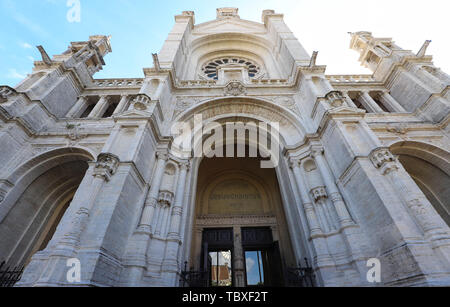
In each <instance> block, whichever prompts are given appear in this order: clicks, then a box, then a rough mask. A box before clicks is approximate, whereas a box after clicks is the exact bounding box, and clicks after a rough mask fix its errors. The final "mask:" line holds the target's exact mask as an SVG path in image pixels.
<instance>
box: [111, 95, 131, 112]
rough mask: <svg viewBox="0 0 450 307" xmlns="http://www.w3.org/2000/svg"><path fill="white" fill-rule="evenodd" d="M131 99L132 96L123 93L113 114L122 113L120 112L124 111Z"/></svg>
mask: <svg viewBox="0 0 450 307" xmlns="http://www.w3.org/2000/svg"><path fill="white" fill-rule="evenodd" d="M129 100H130V96H128V95H122V96H121V97H120V102H119V104H118V105H117V108H116V110H115V111H114V113H113V115H117V114H120V113H122V112H124V111H125V108H126V107H127V103H128V101H129Z"/></svg>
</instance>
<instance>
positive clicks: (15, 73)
mask: <svg viewBox="0 0 450 307" xmlns="http://www.w3.org/2000/svg"><path fill="white" fill-rule="evenodd" d="M6 77H8V78H10V79H25V78H26V77H27V76H26V75H25V74H21V73H19V72H18V71H17V70H16V69H14V68H11V69H9V71H8V75H7V76H6Z"/></svg>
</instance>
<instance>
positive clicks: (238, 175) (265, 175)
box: [177, 97, 311, 286]
mask: <svg viewBox="0 0 450 307" xmlns="http://www.w3.org/2000/svg"><path fill="white" fill-rule="evenodd" d="M199 114H200V115H202V117H201V118H202V121H203V122H202V123H203V125H204V126H207V125H209V124H211V123H212V122H214V123H217V124H218V125H217V126H219V127H220V126H222V127H225V126H226V125H227V123H243V124H244V125H246V124H248V123H250V122H254V123H256V124H258V123H261V122H263V123H266V124H268V125H269V126H270V125H271V123H274V122H275V123H277V124H278V126H279V129H278V131H277V132H278V135H279V138H278V141H277V143H276V145H275V146H272V145H273V144H270V146H269V147H270V148H268V147H264V146H265V145H267V144H263V145H262V146H260V145H261V144H260V143H261V142H260V140H261V139H259V138H258V140H251V139H250V132H249V131H247V132H248V134H247V135H246V136H245V137H244V138H245V139H244V140H243V141H244V142H245V144H246V152H247V154H246V155H245V158H239V157H240V156H239V157H237V156H235V157H228V158H221V157H209V158H207V157H201V158H200V157H195V158H194V160H193V163H192V172H191V179H190V188H191V194H190V195H191V198H190V200H189V205H188V206H187V207H188V208H187V210H186V215H187V218H186V225H185V233H186V238H185V239H186V240H185V247H184V248H185V251H184V259H185V260H186V261H187V262H188V265H189V269H191V270H196V271H208V272H209V273H211V274H210V275H209V277H208V278H209V282H210V285H211V284H214V283H213V279H214V278H217V280H215V284H216V285H218V284H225V285H229V283H232V285H233V286H246V285H249V286H251V285H257V284H261V283H262V284H264V285H269V286H278V285H284V284H285V278H284V276H283V271H284V270H285V269H287V268H293V267H297V266H298V265H299V263H300V262H301V260H303V259H304V258H311V255H310V253H309V247H308V242H307V240H306V239H305V238H306V235H305V228H304V227H306V226H305V221H304V219H302V217H301V214H302V213H301V212H300V211H301V210H299V208H298V205H297V202H296V197H295V195H294V192H293V189H294V185H293V184H292V182H291V180H290V175H289V172H288V167H289V166H288V163H287V160H286V159H285V158H284V157H283V156H282V153H283V151H284V149H285V148H286V147H287V146H294V145H296V146H298V144H299V143H300V142H301V141H303V140H304V137H305V129H304V128H303V126H302V124H301V123H300V122H299V118H298V117H297V116H296V115H294V114H293V113H291V112H289V111H288V110H285V109H284V108H282V107H280V106H277V105H274V104H273V103H270V102H267V101H264V100H259V99H250V98H243V97H236V98H223V99H219V100H213V101H208V102H205V103H202V104H200V105H197V106H194V107H192V108H191V109H189V110H187V111H186V112H185V113H183V114H181V115H180V116H178V119H177V121H178V122H185V123H186V122H187V123H191V126H193V121H194V116H195V115H199ZM266 132H267V133H266V135H270V137H272V136H273V134H271V133H272V132H273V130H272V129H271V131H270V132H269V131H266ZM270 137H269V138H270ZM194 141H195V140H194ZM202 141H204V139H203V140H202ZM238 141H239V134H238V138H237V139H236V138H235V135H233V136H232V139H230V137H229V136H228V134H226V135H225V134H224V139H223V141H222V142H220V145H224V144H229V143H230V142H238ZM241 141H242V139H241ZM234 144H236V143H234ZM193 145H194V146H193V148H196V146H197V144H195V143H194V142H193ZM216 145H217V144H216ZM251 148H257V149H258V150H259V154H260V156H258V157H254V156H251V157H250V156H249V155H248V152H249V151H250V149H251ZM274 151H277V153H278V154H279V160H278V161H277V162H278V163H276V164H275V165H274V167H273V168H268V169H266V168H262V167H261V161H263V160H264V158H263V157H267V154H268V153H269V152H270V154H273V152H274ZM236 152H237V151H235V153H236ZM211 253H213V254H211ZM218 253H225V254H227V255H229V257H228V258H229V259H228V262H227V266H225V263H224V261H223V259H222V258H223V255H222V256H221V257H222V258H221V257H219V256H218ZM215 257H216V260H215V261H214V259H213V258H215ZM219 258H220V259H222V261H220V259H219ZM255 263H259V266H258V265H256V266H255ZM214 268H215V269H216V270H215V274H214V273H213V272H214ZM252 268H256V269H257V271H258V273H262V274H258V276H259V278H260V279H259V281H258V280H257V281H255V280H254V279H253V278H252V277H251V276H250V275H249V274H250V273H249V272H250V271H251V269H252ZM227 274H228V277H227ZM224 276H225V277H224ZM219 277H220V278H219ZM227 278H228V279H227ZM226 280H228V282H226Z"/></svg>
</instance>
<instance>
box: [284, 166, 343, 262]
mask: <svg viewBox="0 0 450 307" xmlns="http://www.w3.org/2000/svg"><path fill="white" fill-rule="evenodd" d="M290 166H291V169H292V171H293V173H294V176H295V180H296V181H297V187H298V191H299V192H300V197H301V200H302V203H303V210H304V211H305V214H306V218H307V220H308V224H309V230H310V238H311V240H312V243H313V247H314V250H315V253H316V255H315V257H314V263H315V265H317V266H318V267H328V266H334V261H333V258H332V257H331V255H330V253H329V251H328V247H327V243H326V241H325V238H324V237H323V231H322V228H321V226H320V223H319V220H318V218H317V215H316V211H315V209H314V204H313V203H312V201H311V198H310V197H309V194H308V189H307V186H306V180H305V178H304V175H303V173H302V170H301V166H300V161H298V160H291V163H290Z"/></svg>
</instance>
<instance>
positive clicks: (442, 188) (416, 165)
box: [391, 142, 450, 226]
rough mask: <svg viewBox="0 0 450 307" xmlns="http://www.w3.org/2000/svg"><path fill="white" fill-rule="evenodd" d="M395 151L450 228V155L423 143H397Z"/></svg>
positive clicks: (393, 146) (393, 148)
mask: <svg viewBox="0 0 450 307" xmlns="http://www.w3.org/2000/svg"><path fill="white" fill-rule="evenodd" d="M391 151H392V153H394V154H395V155H398V157H399V160H400V162H401V163H402V165H403V167H404V168H405V170H406V171H407V172H408V173H409V175H410V176H411V178H412V179H413V180H414V181H415V182H416V184H417V186H418V187H419V188H420V189H421V190H422V192H423V193H424V194H425V196H426V197H427V198H428V200H429V201H430V203H431V204H432V205H433V207H434V208H435V210H436V211H437V212H438V213H439V215H440V216H441V217H442V219H443V220H444V221H445V222H446V223H447V225H449V226H450V189H449V187H450V163H449V161H450V153H449V152H447V151H445V150H442V149H440V148H438V147H436V146H433V145H429V144H424V143H419V142H402V143H397V144H394V145H392V146H391Z"/></svg>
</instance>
